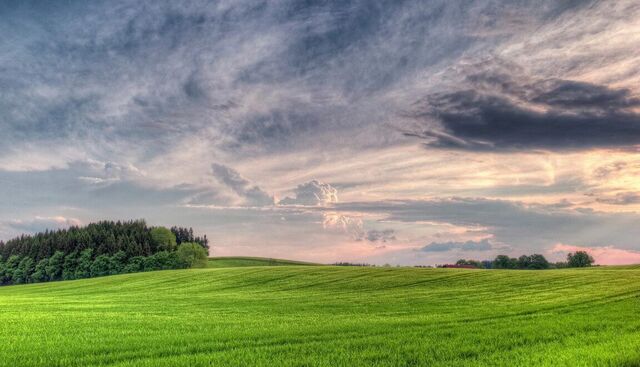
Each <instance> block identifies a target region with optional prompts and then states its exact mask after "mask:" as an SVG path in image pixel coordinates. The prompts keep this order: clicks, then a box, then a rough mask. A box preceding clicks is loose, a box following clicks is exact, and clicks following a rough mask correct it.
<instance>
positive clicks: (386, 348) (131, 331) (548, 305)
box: [0, 266, 640, 366]
mask: <svg viewBox="0 0 640 367" xmlns="http://www.w3.org/2000/svg"><path fill="white" fill-rule="evenodd" d="M638 295H640V269H638V268H598V269H586V270H554V271H482V270H461V269H413V268H351V267H331V266H282V267H245V268H220V269H199V270H174V271H163V272H152V273H140V274H129V275H118V276H111V277H104V278H96V279H87V280H79V281H67V282H56V283H47V284H34V285H24V286H10V287H3V288H0V340H1V343H0V365H2V366H21V365H29V366H87V365H100V366H106V365H109V366H176V365H177V366H209V365H212V366H219V365H243V366H249V365H251V366H254V365H258V366H310V365H314V366H316V365H317V366H352V365H362V366H371V365H378V366H387V365H398V366H417V365H438V366H487V365H492V366H493V365H503V366H514V365H565V366H620V365H628V366H637V365H639V363H640V349H639V348H638V345H640V318H638V314H640V303H639V299H638Z"/></svg>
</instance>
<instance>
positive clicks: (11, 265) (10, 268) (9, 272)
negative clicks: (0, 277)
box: [3, 255, 22, 284]
mask: <svg viewBox="0 0 640 367" xmlns="http://www.w3.org/2000/svg"><path fill="white" fill-rule="evenodd" d="M21 260H22V257H21V256H18V255H13V256H10V257H9V258H8V259H7V261H6V262H5V275H4V282H3V283H5V284H11V283H13V274H14V273H15V271H16V269H18V265H19V264H20V261H21Z"/></svg>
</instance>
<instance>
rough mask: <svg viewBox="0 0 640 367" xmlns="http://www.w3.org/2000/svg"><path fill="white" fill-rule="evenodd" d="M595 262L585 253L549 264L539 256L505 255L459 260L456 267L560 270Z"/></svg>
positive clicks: (575, 254) (580, 252)
mask: <svg viewBox="0 0 640 367" xmlns="http://www.w3.org/2000/svg"><path fill="white" fill-rule="evenodd" d="M594 263H595V260H594V259H593V257H592V256H591V255H589V254H588V253H587V252H586V251H576V252H575V253H569V254H567V261H560V262H555V263H551V262H549V261H548V260H547V259H546V258H545V257H544V256H543V255H541V254H532V255H522V256H520V257H518V258H515V257H509V256H507V255H498V256H496V258H495V259H494V260H484V261H478V260H467V259H460V260H458V261H457V262H456V265H469V266H473V267H476V268H480V269H520V270H523V269H528V270H540V269H561V268H583V267H589V266H592V265H593V264H594Z"/></svg>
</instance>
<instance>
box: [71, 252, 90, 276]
mask: <svg viewBox="0 0 640 367" xmlns="http://www.w3.org/2000/svg"><path fill="white" fill-rule="evenodd" d="M92 257H93V249H92V248H87V249H84V250H82V251H81V252H80V255H79V256H78V263H77V265H76V274H75V277H76V279H83V278H89V277H91V264H93V260H92Z"/></svg>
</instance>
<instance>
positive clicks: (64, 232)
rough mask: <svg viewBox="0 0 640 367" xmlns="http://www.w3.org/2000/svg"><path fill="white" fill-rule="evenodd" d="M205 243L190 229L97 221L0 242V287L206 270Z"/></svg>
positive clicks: (128, 222)
mask: <svg viewBox="0 0 640 367" xmlns="http://www.w3.org/2000/svg"><path fill="white" fill-rule="evenodd" d="M208 247H209V241H208V239H207V237H206V236H203V237H200V236H195V235H194V234H193V229H191V228H189V229H187V228H181V227H172V228H171V229H167V228H165V227H148V226H147V225H146V223H145V221H143V220H135V221H125V222H120V221H118V222H113V221H101V222H98V223H92V224H89V225H87V226H85V227H71V228H68V229H61V230H57V231H45V232H42V233H38V234H35V235H22V236H20V237H17V238H14V239H12V240H9V241H7V242H6V243H4V242H1V241H0V285H7V284H23V283H37V282H47V281H56V280H72V279H82V278H91V277H98V276H104V275H114V274H122V273H134V272H140V271H152V270H166V269H180V268H189V267H202V266H206V261H207V257H208V251H207V250H208Z"/></svg>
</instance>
